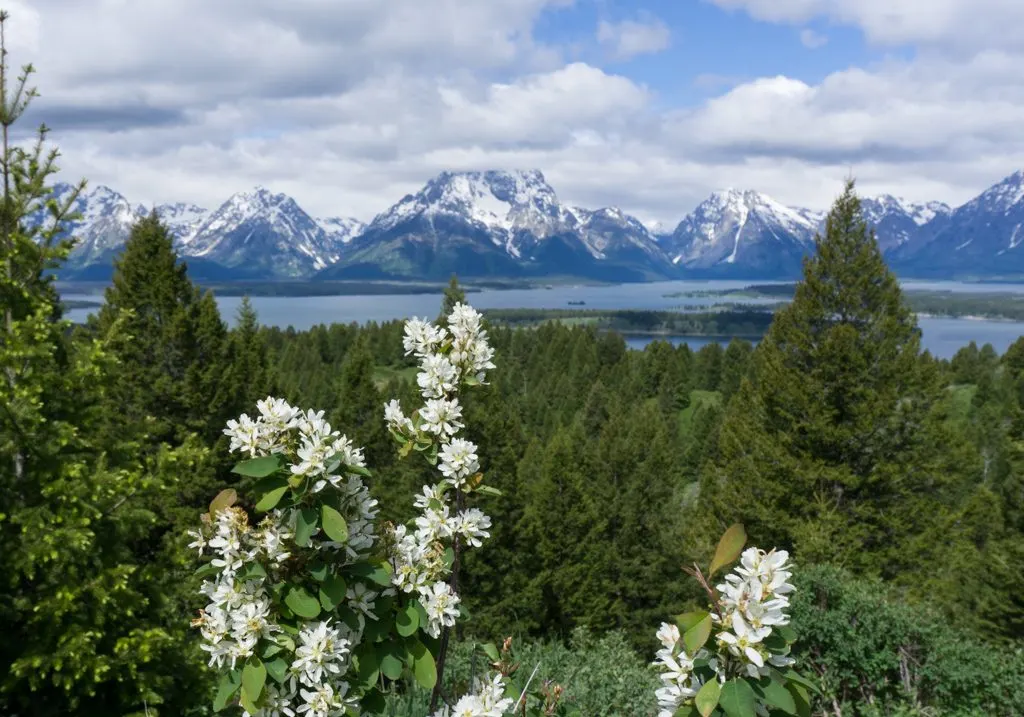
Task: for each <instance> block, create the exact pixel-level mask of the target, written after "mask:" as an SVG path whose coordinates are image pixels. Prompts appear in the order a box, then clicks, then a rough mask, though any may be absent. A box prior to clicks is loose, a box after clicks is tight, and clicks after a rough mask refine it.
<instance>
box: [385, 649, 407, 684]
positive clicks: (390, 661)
mask: <svg viewBox="0 0 1024 717" xmlns="http://www.w3.org/2000/svg"><path fill="white" fill-rule="evenodd" d="M402 669H403V667H402V661H401V660H399V659H398V658H397V657H395V656H394V655H391V654H387V655H383V656H381V658H380V672H381V674H382V675H384V676H385V677H387V678H388V679H389V680H397V679H398V678H399V677H401V676H402Z"/></svg>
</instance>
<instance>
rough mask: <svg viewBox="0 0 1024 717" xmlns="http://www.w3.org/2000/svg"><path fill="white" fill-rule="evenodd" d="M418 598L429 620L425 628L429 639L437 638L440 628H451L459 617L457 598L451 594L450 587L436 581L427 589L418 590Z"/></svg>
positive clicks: (458, 600)
mask: <svg viewBox="0 0 1024 717" xmlns="http://www.w3.org/2000/svg"><path fill="white" fill-rule="evenodd" d="M420 597H421V598H422V599H423V607H424V608H425V609H426V611H427V617H428V618H429V620H430V623H429V625H428V626H427V633H428V634H429V635H431V637H438V636H440V634H441V628H442V627H451V626H452V625H454V624H455V620H456V619H457V618H458V617H459V608H458V604H459V602H461V601H460V599H459V596H458V595H456V594H455V593H454V592H452V588H451V586H450V585H449V584H448V583H446V582H443V581H438V582H436V583H434V584H433V585H430V586H429V587H425V588H422V589H421V590H420Z"/></svg>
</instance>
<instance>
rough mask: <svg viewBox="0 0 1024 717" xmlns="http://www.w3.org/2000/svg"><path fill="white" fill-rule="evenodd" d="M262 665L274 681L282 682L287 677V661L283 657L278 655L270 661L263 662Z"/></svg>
mask: <svg viewBox="0 0 1024 717" xmlns="http://www.w3.org/2000/svg"><path fill="white" fill-rule="evenodd" d="M263 665H264V667H266V668H267V674H268V675H270V676H271V677H272V678H273V679H274V682H277V683H278V684H284V681H285V680H287V679H288V663H287V662H286V661H285V660H284V658H283V657H278V658H277V659H276V660H271V661H270V662H264V663H263Z"/></svg>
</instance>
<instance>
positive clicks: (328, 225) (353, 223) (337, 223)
mask: <svg viewBox="0 0 1024 717" xmlns="http://www.w3.org/2000/svg"><path fill="white" fill-rule="evenodd" d="M314 221H316V223H317V224H318V225H319V226H320V228H321V229H323V230H324V233H325V234H327V236H328V237H330V238H331V241H332V242H334V243H335V244H348V243H349V242H350V241H352V240H353V239H355V238H356V237H357V236H359V235H360V234H362V233H363V232H364V231H365V230H366V224H365V223H363V222H361V221H359V220H358V219H353V218H352V217H324V218H319V219H315V220H314Z"/></svg>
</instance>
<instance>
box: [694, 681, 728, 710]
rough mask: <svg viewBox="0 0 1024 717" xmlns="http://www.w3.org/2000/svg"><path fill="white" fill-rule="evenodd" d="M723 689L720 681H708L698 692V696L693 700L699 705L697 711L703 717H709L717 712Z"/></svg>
mask: <svg viewBox="0 0 1024 717" xmlns="http://www.w3.org/2000/svg"><path fill="white" fill-rule="evenodd" d="M721 691H722V688H721V686H720V685H719V684H718V680H708V681H707V682H705V683H704V686H703V687H701V688H700V691H699V692H697V696H696V697H694V698H693V701H694V704H696V705H697V711H698V712H700V714H701V717H708V715H710V714H711V713H712V712H714V711H715V707H717V706H718V696H719V694H720V693H721Z"/></svg>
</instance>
